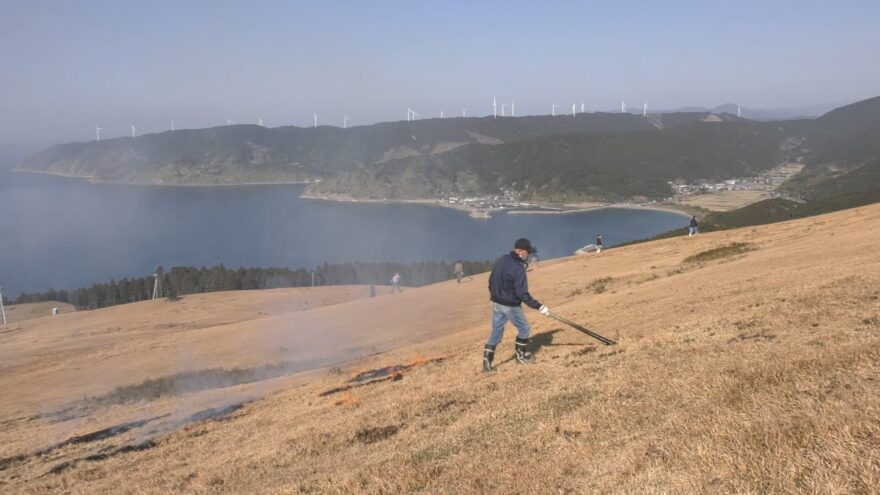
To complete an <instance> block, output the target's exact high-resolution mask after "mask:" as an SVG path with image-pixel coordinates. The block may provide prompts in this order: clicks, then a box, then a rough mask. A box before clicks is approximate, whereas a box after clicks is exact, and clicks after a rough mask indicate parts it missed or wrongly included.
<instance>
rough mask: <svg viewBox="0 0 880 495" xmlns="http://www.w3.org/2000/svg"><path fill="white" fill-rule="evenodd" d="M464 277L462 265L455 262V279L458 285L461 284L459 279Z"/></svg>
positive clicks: (459, 262)
mask: <svg viewBox="0 0 880 495" xmlns="http://www.w3.org/2000/svg"><path fill="white" fill-rule="evenodd" d="M462 277H464V265H463V264H462V263H461V261H456V262H455V278H456V279H458V283H461V278H462Z"/></svg>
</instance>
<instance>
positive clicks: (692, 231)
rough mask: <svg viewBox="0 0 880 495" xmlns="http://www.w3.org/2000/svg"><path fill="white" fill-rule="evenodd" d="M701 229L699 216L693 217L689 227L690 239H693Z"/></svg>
mask: <svg viewBox="0 0 880 495" xmlns="http://www.w3.org/2000/svg"><path fill="white" fill-rule="evenodd" d="M698 228H699V224H698V223H697V216H696V215H692V216H691V224H690V226H689V227H688V237H693V236H695V235H697V229H698Z"/></svg>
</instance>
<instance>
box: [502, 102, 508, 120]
mask: <svg viewBox="0 0 880 495" xmlns="http://www.w3.org/2000/svg"><path fill="white" fill-rule="evenodd" d="M505 105H507V103H502V104H501V116H502V117H504V106H505Z"/></svg>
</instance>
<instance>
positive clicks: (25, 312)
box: [0, 301, 76, 333]
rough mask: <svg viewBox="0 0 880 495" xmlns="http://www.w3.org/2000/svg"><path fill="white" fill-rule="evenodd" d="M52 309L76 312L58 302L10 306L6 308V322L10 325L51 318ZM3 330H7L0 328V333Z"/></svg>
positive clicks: (72, 308) (74, 309) (61, 311)
mask: <svg viewBox="0 0 880 495" xmlns="http://www.w3.org/2000/svg"><path fill="white" fill-rule="evenodd" d="M52 308H58V310H59V312H60V313H71V312H73V311H76V308H74V307H73V306H71V305H70V304H67V303H63V302H58V301H46V302H38V303H27V304H11V305H9V306H6V322H7V323H8V324H10V325H11V324H13V323H17V322H19V321H24V320H31V319H33V318H43V317H46V316H52ZM0 323H2V321H0ZM4 330H8V328H6V329H4V328H0V333H2V332H3V331H4Z"/></svg>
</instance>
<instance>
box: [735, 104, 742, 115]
mask: <svg viewBox="0 0 880 495" xmlns="http://www.w3.org/2000/svg"><path fill="white" fill-rule="evenodd" d="M736 116H737V117H740V116H742V108H740V107H739V105H737V106H736Z"/></svg>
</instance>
